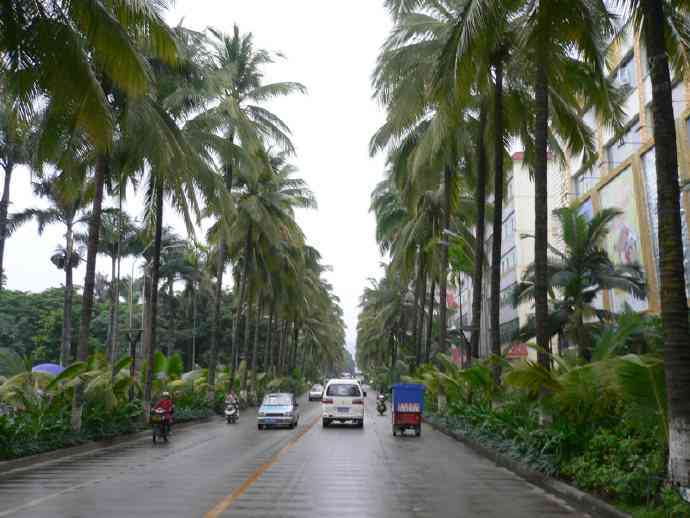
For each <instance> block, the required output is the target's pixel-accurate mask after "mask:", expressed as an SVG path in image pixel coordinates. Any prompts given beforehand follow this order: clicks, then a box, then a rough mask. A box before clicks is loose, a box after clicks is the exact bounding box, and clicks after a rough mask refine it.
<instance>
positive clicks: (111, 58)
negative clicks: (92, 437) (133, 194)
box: [16, 0, 177, 401]
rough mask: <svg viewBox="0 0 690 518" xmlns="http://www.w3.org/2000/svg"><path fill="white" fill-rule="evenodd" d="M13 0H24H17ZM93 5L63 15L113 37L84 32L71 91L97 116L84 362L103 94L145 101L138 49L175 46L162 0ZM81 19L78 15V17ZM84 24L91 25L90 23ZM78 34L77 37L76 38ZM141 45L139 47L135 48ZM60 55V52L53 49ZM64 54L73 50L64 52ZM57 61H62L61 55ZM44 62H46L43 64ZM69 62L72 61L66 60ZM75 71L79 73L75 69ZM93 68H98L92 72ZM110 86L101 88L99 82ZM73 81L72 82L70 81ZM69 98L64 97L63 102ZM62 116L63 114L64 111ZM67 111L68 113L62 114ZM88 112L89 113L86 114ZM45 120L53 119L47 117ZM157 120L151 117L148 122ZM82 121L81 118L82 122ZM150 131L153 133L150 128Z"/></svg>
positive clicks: (164, 50)
mask: <svg viewBox="0 0 690 518" xmlns="http://www.w3.org/2000/svg"><path fill="white" fill-rule="evenodd" d="M16 2H20V3H24V2H22V0H16ZM91 5H93V6H94V8H93V9H92V11H93V12H89V11H88V10H87V11H86V12H81V11H79V10H76V11H75V10H70V11H69V13H65V15H66V16H65V19H66V20H69V19H70V18H71V16H72V15H73V13H74V12H78V13H79V14H80V15H82V16H89V15H91V16H92V18H90V20H91V22H92V23H102V24H106V25H105V26H107V27H111V29H112V30H111V32H110V33H111V34H113V35H115V34H117V36H116V37H115V36H114V37H113V38H108V39H107V40H106V39H103V38H97V37H96V34H98V33H99V32H100V31H94V32H93V34H91V33H87V34H86V36H87V37H86V40H87V43H88V44H89V50H90V51H91V53H92V55H93V58H94V59H93V61H89V60H88V58H87V57H86V55H84V58H83V59H82V61H81V62H79V63H78V65H79V66H80V67H86V68H87V69H88V70H89V72H90V75H91V76H92V77H90V78H89V79H90V80H89V81H86V82H85V83H86V84H87V85H88V87H89V88H90V89H91V90H90V91H88V92H84V89H85V86H84V85H79V86H75V90H74V92H77V93H83V96H84V97H81V96H79V97H77V99H76V100H77V101H81V102H78V103H77V104H76V106H78V107H79V110H80V112H79V117H78V118H77V117H76V114H75V119H78V121H82V120H83V121H85V122H86V123H89V122H91V119H89V118H88V117H84V116H82V113H81V111H82V110H84V108H83V105H84V102H83V99H84V98H86V99H88V100H89V101H91V105H88V104H87V106H86V110H88V109H93V110H94V111H96V112H97V116H98V117H94V124H93V126H88V127H86V128H84V130H85V132H86V133H87V134H88V135H89V136H90V137H91V140H92V141H93V143H94V147H95V148H96V150H97V153H96V158H95V165H94V186H95V195H94V198H93V207H92V209H91V221H90V222H89V238H88V244H87V256H86V275H85V277H84V291H83V295H82V299H83V300H82V318H81V326H80V330H79V344H78V348H77V357H78V359H79V360H81V361H85V360H86V359H87V357H88V345H89V327H90V323H91V318H92V310H93V290H94V281H95V277H96V256H97V254H98V241H99V233H100V222H101V213H102V206H103V187H104V184H105V180H106V176H107V175H108V173H109V166H110V158H111V156H110V151H111V148H112V147H113V123H112V109H113V107H112V106H111V105H110V103H109V102H108V101H107V94H109V93H111V91H112V88H119V89H121V91H122V92H123V93H124V94H125V96H126V97H127V99H128V100H129V101H130V102H131V101H134V100H142V101H145V100H146V99H147V98H148V96H147V94H149V93H150V92H151V91H152V90H153V84H152V78H151V75H150V72H149V68H148V66H147V61H148V60H147V59H146V58H145V57H144V55H143V53H142V51H141V50H140V49H141V48H143V47H146V49H147V51H148V52H150V53H151V55H153V56H155V57H157V58H159V59H160V60H161V61H162V62H164V63H174V62H175V61H176V59H177V46H176V43H175V40H174V38H173V36H172V34H171V32H170V30H169V29H168V27H167V25H166V24H165V22H164V21H163V20H162V18H161V10H162V9H163V8H164V7H165V6H166V2H165V1H163V2H158V1H155V2H154V1H153V0H144V1H136V2H134V1H131V0H128V1H124V2H116V3H113V4H108V7H106V6H105V5H101V4H98V5H96V4H91ZM80 21H82V20H77V22H80ZM75 26H77V27H79V26H82V24H81V23H76V24H75ZM89 26H91V25H90V24H89ZM81 39H82V38H81V37H79V38H78V39H77V41H79V40H81ZM137 45H140V46H141V47H138V46H137ZM69 50H73V49H69ZM51 55H52V51H51ZM58 55H59V54H58ZM67 55H72V53H68V54H67ZM78 55H79V56H80V57H81V56H82V51H81V49H79V51H78ZM58 62H61V63H63V64H64V63H65V60H64V59H60V60H59V61H58ZM43 64H44V65H47V63H43ZM67 64H68V65H72V63H71V62H68V63H67ZM59 68H61V70H60V74H61V75H64V76H67V75H69V73H68V72H67V70H66V69H65V68H64V67H63V66H61V67H59ZM80 72H82V71H81V70H80ZM96 72H98V73H96ZM83 75H84V74H83V72H82V73H79V74H76V77H78V78H80V79H83ZM96 77H102V78H104V79H103V81H102V82H101V83H97V80H96ZM106 84H108V85H112V86H110V87H105V86H104V85H106ZM70 86H72V85H70ZM51 93H52V94H53V95H54V97H53V98H52V103H51V106H50V107H49V108H48V111H49V113H50V112H51V111H52V109H54V110H65V107H66V106H72V105H70V104H64V105H63V104H62V102H61V100H62V99H64V97H65V96H69V95H70V94H66V93H65V92H58V95H59V96H61V97H57V96H55V92H54V91H51ZM68 100H71V99H69V98H68V99H65V101H68ZM142 113H146V115H147V116H153V115H154V113H153V112H151V111H146V112H142ZM63 115H64V114H63ZM67 115H69V113H68V114H67ZM87 115H90V113H88V114H87ZM48 120H52V118H51V117H50V116H49V117H48ZM156 121H157V119H156V118H153V120H152V121H151V122H152V123H154V122H156ZM82 124H84V122H82ZM152 135H154V136H155V135H156V134H155V132H152ZM76 400H77V401H78V400H79V393H78V392H77V397H76Z"/></svg>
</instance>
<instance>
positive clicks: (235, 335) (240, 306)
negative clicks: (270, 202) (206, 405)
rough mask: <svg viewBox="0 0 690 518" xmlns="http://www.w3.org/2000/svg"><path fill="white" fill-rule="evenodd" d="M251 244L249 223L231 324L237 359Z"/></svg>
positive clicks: (231, 375)
mask: <svg viewBox="0 0 690 518" xmlns="http://www.w3.org/2000/svg"><path fill="white" fill-rule="evenodd" d="M251 244H252V225H251V223H250V224H249V228H248V229H247V239H246V242H245V247H244V268H243V269H242V280H241V282H240V285H241V287H240V300H239V301H238V304H237V311H236V312H235V320H234V322H233V333H232V347H233V349H234V354H233V356H234V357H235V358H238V357H239V354H240V347H239V343H238V341H239V333H240V317H241V316H242V313H243V307H244V302H245V299H246V297H247V283H248V280H247V278H248V276H249V253H250V252H251ZM246 318H247V319H248V318H249V310H247V317H246ZM236 365H237V361H235V360H233V362H232V368H231V373H230V379H231V380H233V381H234V379H235V367H236Z"/></svg>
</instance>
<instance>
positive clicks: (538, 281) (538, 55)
mask: <svg viewBox="0 0 690 518" xmlns="http://www.w3.org/2000/svg"><path fill="white" fill-rule="evenodd" d="M524 29H525V31H526V32H525V33H526V44H525V46H526V48H527V49H528V50H529V52H530V53H531V54H532V56H533V59H534V69H533V73H534V80H533V86H534V100H535V126H534V191H535V199H534V229H535V232H534V235H535V238H534V257H535V259H534V266H535V292H534V301H535V319H536V320H535V323H536V333H537V345H538V347H539V348H540V349H541V350H549V337H548V333H547V327H546V323H547V321H548V258H547V249H548V193H547V177H546V175H547V164H548V161H549V160H548V142H549V140H548V132H549V118H550V115H551V113H553V110H555V109H557V106H556V103H557V102H558V100H557V96H556V95H552V94H551V92H554V93H555V91H558V92H559V93H560V94H563V93H565V92H568V90H569V89H572V88H573V86H575V88H579V87H580V86H581V85H573V84H568V82H569V81H570V80H571V79H572V77H571V76H570V75H569V74H568V73H567V69H565V70H564V69H563V68H562V66H563V64H567V63H568V60H567V56H568V55H567V53H568V52H572V51H573V50H575V51H577V52H578V54H579V58H580V59H581V60H582V61H583V62H585V63H587V64H589V65H590V66H591V67H592V70H593V72H594V73H595V74H596V76H595V79H598V78H603V77H605V60H604V56H603V54H602V52H601V49H603V48H605V44H606V42H607V41H608V40H609V39H610V37H611V36H612V35H613V24H612V21H611V15H610V13H609V12H608V10H607V7H606V5H605V2H604V1H603V0H596V1H594V2H589V1H587V2H584V1H579V0H578V1H572V0H556V1H550V2H539V3H535V4H533V5H532V8H531V10H529V11H528V12H526V13H525V14H524ZM563 58H566V59H565V60H564V59H563ZM559 77H561V78H565V79H566V81H568V82H564V81H563V80H561V81H560V82H558V78H559ZM554 87H555V90H554ZM583 93H586V92H583ZM550 102H551V103H553V105H550ZM540 362H541V363H542V365H544V366H548V365H549V358H548V356H546V355H544V354H542V353H540Z"/></svg>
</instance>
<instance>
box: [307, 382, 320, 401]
mask: <svg viewBox="0 0 690 518" xmlns="http://www.w3.org/2000/svg"><path fill="white" fill-rule="evenodd" d="M321 396H323V385H319V384H318V383H317V384H316V385H314V386H313V387H312V388H311V389H309V401H321Z"/></svg>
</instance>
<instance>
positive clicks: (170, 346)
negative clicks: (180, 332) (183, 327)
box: [168, 276, 175, 356]
mask: <svg viewBox="0 0 690 518" xmlns="http://www.w3.org/2000/svg"><path fill="white" fill-rule="evenodd" d="M174 282H175V278H174V276H171V277H170V279H168V300H169V301H170V320H169V324H168V333H169V335H170V336H169V337H168V338H169V340H168V356H170V355H171V354H173V351H174V350H175V291H174V290H173V287H174V286H173V284H174Z"/></svg>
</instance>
